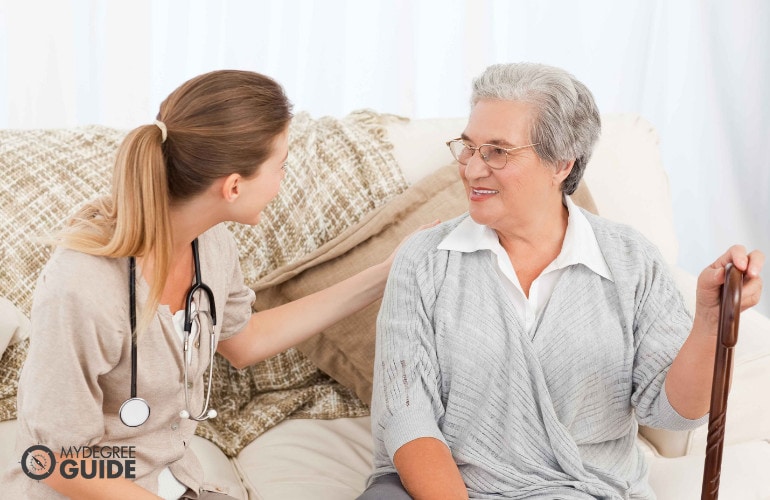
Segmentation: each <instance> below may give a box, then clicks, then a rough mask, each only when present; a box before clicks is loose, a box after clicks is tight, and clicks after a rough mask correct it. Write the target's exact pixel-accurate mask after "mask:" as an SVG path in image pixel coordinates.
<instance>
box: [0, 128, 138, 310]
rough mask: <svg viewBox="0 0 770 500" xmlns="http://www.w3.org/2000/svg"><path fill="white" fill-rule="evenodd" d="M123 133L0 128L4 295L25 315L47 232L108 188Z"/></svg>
mask: <svg viewBox="0 0 770 500" xmlns="http://www.w3.org/2000/svg"><path fill="white" fill-rule="evenodd" d="M124 135H125V133H124V132H123V131H120V130H115V129H111V128H107V127H98V126H89V127H80V128H74V129H62V130H3V131H0V172H2V173H3V178H2V180H1V181H0V183H1V184H0V262H2V266H0V296H4V297H6V298H8V299H9V300H10V301H11V302H13V303H14V304H16V306H17V307H18V308H19V309H21V310H22V311H23V312H24V313H25V314H27V315H28V314H29V313H30V309H31V308H32V292H33V291H34V289H35V281H36V279H37V276H38V275H39V274H40V270H41V269H42V267H43V265H44V264H45V263H46V261H47V260H48V256H49V255H50V249H49V248H46V247H45V246H43V245H41V244H39V243H36V242H35V241H34V240H35V238H38V237H43V236H49V235H50V234H51V233H52V232H53V231H54V230H55V229H56V228H58V227H60V225H61V223H62V221H63V220H64V219H65V218H66V217H67V216H68V215H69V214H71V213H73V212H74V211H75V209H76V208H77V207H78V206H79V205H80V204H82V203H84V202H85V201H87V200H90V199H92V198H95V197H96V196H99V195H104V194H107V193H109V183H110V178H111V176H112V164H113V162H114V161H115V160H114V158H115V152H116V150H117V147H118V145H119V144H120V141H121V140H123V137H124Z"/></svg>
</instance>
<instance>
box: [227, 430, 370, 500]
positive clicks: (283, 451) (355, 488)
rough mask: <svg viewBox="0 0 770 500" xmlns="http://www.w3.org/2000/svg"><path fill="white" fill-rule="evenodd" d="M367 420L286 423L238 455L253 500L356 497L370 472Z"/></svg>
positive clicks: (327, 499) (343, 499)
mask: <svg viewBox="0 0 770 500" xmlns="http://www.w3.org/2000/svg"><path fill="white" fill-rule="evenodd" d="M370 425H371V424H370V419H369V417H358V418H338V419H335V420H286V421H284V422H281V423H280V424H278V425H277V426H275V427H274V428H272V429H270V430H269V431H267V432H266V433H265V434H263V435H262V436H260V437H259V438H257V439H256V440H255V441H254V442H253V443H251V444H250V445H249V446H247V447H246V448H244V449H243V451H241V453H240V454H239V455H238V458H237V462H236V466H237V467H238V469H239V470H240V472H241V475H242V476H243V479H244V484H245V486H246V489H247V490H248V492H249V494H250V495H251V498H253V499H258V500H307V499H313V500H345V499H350V500H352V499H354V498H356V497H357V496H358V495H359V494H360V493H361V492H362V491H363V490H364V487H365V485H366V480H367V478H368V477H369V474H370V472H371V470H372V462H371V457H372V436H371V431H370Z"/></svg>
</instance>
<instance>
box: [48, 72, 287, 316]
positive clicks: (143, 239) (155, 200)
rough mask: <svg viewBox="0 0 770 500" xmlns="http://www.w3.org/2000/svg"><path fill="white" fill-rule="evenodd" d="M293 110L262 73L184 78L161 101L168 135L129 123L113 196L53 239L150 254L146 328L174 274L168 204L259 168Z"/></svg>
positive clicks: (123, 253)
mask: <svg viewBox="0 0 770 500" xmlns="http://www.w3.org/2000/svg"><path fill="white" fill-rule="evenodd" d="M291 116H292V115H291V104H290V103H289V101H288V99H287V98H286V95H285V94H284V92H283V89H282V88H281V86H280V85H279V84H278V83H276V82H275V81H274V80H272V79H271V78H268V77H266V76H264V75H261V74H258V73H253V72H249V71H235V70H223V71H213V72H211V73H206V74H203V75H200V76H197V77H195V78H193V79H191V80H189V81H187V82H185V83H184V84H182V85H181V86H180V87H179V88H177V89H176V90H174V91H173V92H172V93H171V95H169V96H168V97H167V98H166V100H165V101H163V103H162V104H161V105H160V111H159V112H158V116H157V119H158V121H161V122H163V124H165V127H166V131H167V132H166V135H167V136H166V139H165V141H164V140H163V134H164V133H163V132H162V131H161V129H160V126H158V125H155V124H152V125H143V126H141V127H138V128H136V129H134V130H132V131H131V132H130V133H129V134H128V135H127V136H126V138H125V139H124V140H123V142H122V144H121V145H120V148H119V149H118V154H117V159H116V161H115V166H114V170H113V179H112V192H111V195H110V196H108V197H104V198H101V199H98V200H95V201H92V202H90V203H87V204H86V205H84V206H83V207H82V208H81V209H80V210H79V211H78V212H77V213H76V214H75V216H74V217H73V218H72V219H71V220H70V221H69V224H68V225H67V226H66V227H65V228H64V229H63V230H62V231H60V232H59V233H58V234H57V235H56V236H55V238H54V242H55V243H56V244H58V245H61V246H63V247H66V248H70V249H73V250H77V251H80V252H84V253H88V254H91V255H99V256H105V257H113V258H121V257H129V256H137V257H144V258H150V259H151V260H152V261H153V263H154V265H153V271H152V282H151V284H150V293H149V297H148V300H147V303H146V304H145V307H144V310H143V312H142V315H141V317H140V321H139V327H138V330H139V331H143V330H144V329H145V328H146V327H147V326H149V324H150V323H151V322H152V319H153V317H154V315H155V311H156V309H157V307H158V304H159V303H160V297H161V294H162V293H163V288H164V285H165V282H166V279H167V278H168V274H169V268H170V264H171V262H170V261H171V252H172V244H173V242H172V239H171V228H170V221H169V206H170V204H171V203H176V202H180V201H184V200H187V199H189V198H191V197H193V196H195V195H197V194H199V193H201V192H203V191H204V190H205V189H206V188H207V187H209V186H210V185H211V184H212V183H213V182H214V181H215V180H216V179H219V178H221V177H225V176H227V175H230V174H232V173H238V174H240V175H242V176H243V177H247V178H248V177H251V176H252V175H255V174H256V173H257V170H258V168H259V166H260V165H261V164H262V163H263V162H264V161H265V160H266V159H267V158H268V157H269V156H270V154H271V153H272V147H273V142H274V139H275V137H276V136H278V135H279V134H280V133H282V132H283V131H284V130H286V127H287V126H288V123H289V120H290V119H291ZM126 288H128V285H126Z"/></svg>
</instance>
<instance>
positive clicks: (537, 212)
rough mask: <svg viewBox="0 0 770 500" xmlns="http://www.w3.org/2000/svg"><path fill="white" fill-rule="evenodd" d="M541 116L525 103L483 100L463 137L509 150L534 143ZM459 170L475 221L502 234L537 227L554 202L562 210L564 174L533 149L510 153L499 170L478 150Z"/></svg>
mask: <svg viewBox="0 0 770 500" xmlns="http://www.w3.org/2000/svg"><path fill="white" fill-rule="evenodd" d="M536 112H537V110H536V108H535V106H534V105H532V104H529V103H526V102H522V101H501V100H492V99H483V100H480V101H478V102H477V103H476V104H475V105H474V106H473V109H472V110H471V114H470V117H469V118H468V125H467V126H466V127H465V131H464V132H463V134H462V138H463V140H464V142H465V143H466V144H467V145H468V146H474V147H478V146H480V145H481V144H494V145H498V146H501V147H503V148H506V149H507V148H512V147H517V146H524V145H527V144H531V142H532V141H531V138H530V130H531V127H532V123H533V121H534V119H535V117H536ZM459 169H460V177H461V178H462V180H463V183H464V184H465V190H466V194H467V196H468V209H469V212H470V215H471V217H472V218H473V220H474V221H476V222H477V223H479V224H484V225H486V226H489V227H490V228H492V229H494V230H496V231H498V232H501V231H502V232H508V231H512V232H516V230H517V228H520V227H525V226H527V225H530V224H533V223H537V222H538V220H539V218H540V217H542V216H543V214H546V213H550V210H549V209H553V207H554V206H555V205H554V203H558V206H561V190H560V183H561V180H562V179H563V178H564V176H565V175H563V170H562V172H557V170H556V168H555V167H554V166H551V165H549V164H548V163H546V162H544V161H542V160H541V159H540V157H538V156H537V154H536V153H535V150H534V148H532V147H527V148H522V149H519V150H516V151H512V152H510V153H509V154H508V163H507V165H506V166H505V168H503V169H500V170H493V169H491V168H490V167H489V166H487V165H486V164H485V163H484V161H483V160H482V159H481V156H480V155H479V153H478V152H476V153H475V154H474V155H473V156H472V157H471V159H470V160H469V161H468V164H467V165H460V166H459Z"/></svg>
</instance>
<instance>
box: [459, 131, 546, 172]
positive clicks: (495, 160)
mask: <svg viewBox="0 0 770 500" xmlns="http://www.w3.org/2000/svg"><path fill="white" fill-rule="evenodd" d="M538 144H540V143H539V142H535V143H533V144H527V145H526V146H516V147H514V148H503V147H500V146H495V145H494V144H482V145H481V146H478V147H475V148H474V147H473V146H468V145H467V144H465V142H464V141H463V140H462V139H461V138H457V139H452V140H451V141H447V143H446V145H447V146H449V151H451V152H452V156H454V157H455V160H457V161H458V162H459V163H460V165H467V164H468V162H469V161H471V157H472V156H473V155H474V154H475V153H476V151H478V152H479V154H480V155H481V159H482V160H484V163H486V165H487V166H488V167H489V168H491V169H494V170H500V169H501V168H504V167H505V166H506V165H507V164H508V153H510V152H511V151H516V150H517V149H524V148H528V147H531V146H537V145H538Z"/></svg>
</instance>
